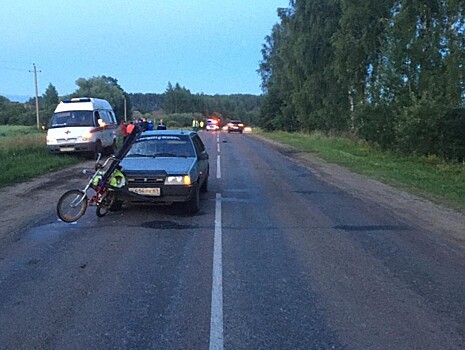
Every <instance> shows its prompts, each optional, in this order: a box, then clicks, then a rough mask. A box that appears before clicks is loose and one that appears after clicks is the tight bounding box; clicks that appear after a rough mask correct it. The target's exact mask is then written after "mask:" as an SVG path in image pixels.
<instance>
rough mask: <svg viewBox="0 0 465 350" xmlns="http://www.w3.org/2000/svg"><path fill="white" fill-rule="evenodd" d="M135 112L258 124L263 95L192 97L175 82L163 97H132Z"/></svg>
mask: <svg viewBox="0 0 465 350" xmlns="http://www.w3.org/2000/svg"><path fill="white" fill-rule="evenodd" d="M129 97H130V99H131V103H132V106H133V109H134V110H137V111H139V112H141V113H142V114H145V113H152V112H160V111H162V112H163V113H164V114H168V115H171V114H186V113H194V114H199V115H201V116H203V117H204V118H208V117H209V116H211V115H217V116H220V117H221V118H224V119H225V120H226V119H241V120H242V121H243V122H245V123H247V124H256V123H257V119H258V114H259V110H260V103H261V96H257V95H251V94H231V95H206V94H203V93H200V94H193V93H191V91H190V90H189V89H188V88H186V87H184V86H181V85H180V84H179V83H176V84H175V85H174V86H173V84H171V83H170V82H169V83H168V86H167V87H166V90H165V92H164V93H163V94H141V93H138V94H129Z"/></svg>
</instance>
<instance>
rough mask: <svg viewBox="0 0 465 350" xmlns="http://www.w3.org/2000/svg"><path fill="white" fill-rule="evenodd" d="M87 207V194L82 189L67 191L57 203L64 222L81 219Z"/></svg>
mask: <svg viewBox="0 0 465 350" xmlns="http://www.w3.org/2000/svg"><path fill="white" fill-rule="evenodd" d="M86 209H87V195H86V193H85V192H82V191H81V190H70V191H68V192H65V193H64V194H63V195H62V196H61V197H60V199H59V200H58V204H57V215H58V217H59V218H60V219H61V220H62V221H64V222H74V221H77V220H79V219H80V218H81V217H82V216H83V215H84V214H85V212H86Z"/></svg>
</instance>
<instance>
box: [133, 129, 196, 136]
mask: <svg viewBox="0 0 465 350" xmlns="http://www.w3.org/2000/svg"><path fill="white" fill-rule="evenodd" d="M195 134H197V133H196V132H195V131H193V130H150V131H144V132H143V133H142V134H140V137H144V136H154V135H189V136H191V135H195Z"/></svg>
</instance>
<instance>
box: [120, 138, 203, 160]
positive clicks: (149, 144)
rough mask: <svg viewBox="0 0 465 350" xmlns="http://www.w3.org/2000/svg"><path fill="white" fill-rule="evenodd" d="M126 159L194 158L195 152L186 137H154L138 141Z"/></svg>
mask: <svg viewBox="0 0 465 350" xmlns="http://www.w3.org/2000/svg"><path fill="white" fill-rule="evenodd" d="M126 157H128V158H129V157H195V150H194V146H193V144H192V142H191V141H190V138H189V137H188V136H186V135H180V136H178V135H163V136H160V135H154V136H147V137H141V138H140V139H138V140H137V141H136V142H135V143H134V144H133V145H132V147H131V150H130V151H129V152H128V154H127V155H126Z"/></svg>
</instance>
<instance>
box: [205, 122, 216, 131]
mask: <svg viewBox="0 0 465 350" xmlns="http://www.w3.org/2000/svg"><path fill="white" fill-rule="evenodd" d="M205 129H206V130H207V131H217V130H220V126H219V125H218V120H217V119H207V126H206V127H205Z"/></svg>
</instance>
